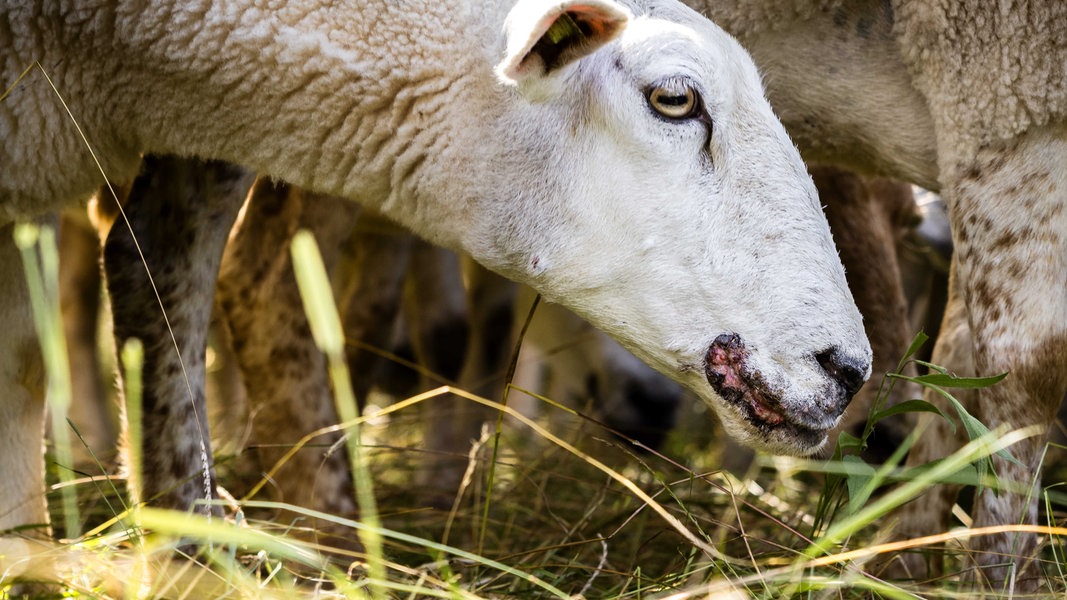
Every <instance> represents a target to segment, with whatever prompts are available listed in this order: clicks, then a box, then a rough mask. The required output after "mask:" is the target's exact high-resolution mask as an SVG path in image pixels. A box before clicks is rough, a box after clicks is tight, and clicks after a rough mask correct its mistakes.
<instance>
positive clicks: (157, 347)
mask: <svg viewBox="0 0 1067 600" xmlns="http://www.w3.org/2000/svg"><path fill="white" fill-rule="evenodd" d="M145 165H146V167H145V168H146V171H145V173H144V175H142V176H141V177H139V178H138V180H137V181H136V182H135V184H134V187H133V190H132V192H131V194H130V198H129V200H128V201H127V203H126V204H125V214H126V217H127V219H128V220H129V228H127V226H126V225H125V224H124V223H122V222H121V221H120V222H118V223H116V225H115V226H114V227H112V228H111V231H110V232H109V233H108V235H107V239H106V241H105V242H104V273H105V276H106V280H107V288H108V292H109V293H110V294H111V302H112V310H113V314H114V334H115V340H116V346H117V347H118V348H122V345H123V344H124V343H125V342H126V340H129V339H131V338H137V339H140V340H141V341H142V342H143V344H144V363H143V373H144V383H145V386H144V390H143V398H142V402H143V415H144V417H143V421H142V424H141V426H142V436H143V440H144V447H143V449H142V450H141V451H142V465H143V471H142V474H141V477H142V478H141V493H142V498H143V499H144V500H147V501H149V502H151V503H153V504H155V505H157V506H163V507H168V508H177V509H181V510H186V509H190V508H192V507H193V506H194V503H195V502H196V501H197V500H199V499H205V498H206V499H209V500H210V499H211V498H213V497H214V489H213V487H212V486H213V484H214V472H213V471H214V468H213V460H212V455H211V447H210V438H209V436H208V424H207V412H206V406H205V397H204V386H205V376H206V373H205V353H206V348H207V330H208V324H209V322H210V318H211V308H212V299H213V295H214V290H215V280H216V276H217V273H218V268H219V261H220V259H221V257H222V249H223V246H224V244H225V242H226V237H227V234H228V232H229V229H230V226H231V225H232V223H233V221H234V218H235V217H236V215H237V211H238V209H239V207H240V205H241V199H242V190H244V189H247V186H248V184H249V183H250V179H249V176H248V175H247V174H246V171H244V170H243V169H239V168H237V167H232V166H229V165H225V164H222V163H207V164H204V163H201V162H199V161H195V160H186V159H177V158H151V157H149V158H146V159H145ZM131 230H132V234H133V237H131ZM134 238H136V240H137V243H138V244H139V245H140V252H138V249H137V246H136V245H135V244H134ZM141 253H143V255H144V262H143V263H142V260H141ZM146 270H147V271H148V272H149V273H151V274H152V277H153V278H154V280H155V288H156V289H157V290H158V293H159V296H160V300H159V301H157V299H156V295H155V292H154V291H153V287H152V285H151V283H150V281H149V278H148V274H147V273H146ZM160 302H162V307H161V306H160ZM164 311H165V312H164ZM171 331H173V336H174V337H173V338H172V337H171V333H170V332H171ZM124 421H125V419H124ZM132 475H133V476H135V477H136V476H137V475H138V474H132ZM196 511H197V512H201V513H218V512H219V511H218V509H217V508H210V507H207V506H200V507H197V508H196Z"/></svg>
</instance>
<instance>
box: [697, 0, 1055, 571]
mask: <svg viewBox="0 0 1067 600" xmlns="http://www.w3.org/2000/svg"><path fill="white" fill-rule="evenodd" d="M687 3H688V4H689V5H690V6H694V7H695V8H697V9H698V10H700V11H702V12H704V13H705V14H707V15H708V16H709V17H711V18H712V19H713V20H715V21H716V22H718V23H719V24H720V25H722V26H723V27H724V28H725V29H726V30H727V31H729V32H731V33H732V34H734V35H735V36H737V37H738V38H739V40H740V41H741V42H742V43H743V45H745V47H746V49H748V50H749V51H750V52H751V53H752V56H753V58H754V60H755V61H756V63H757V65H758V66H759V67H760V69H761V71H762V72H763V74H764V77H765V81H766V83H767V88H768V96H769V98H770V99H771V102H772V104H773V105H774V107H775V111H776V112H777V113H778V114H779V115H780V116H781V118H782V120H783V123H784V124H785V125H786V128H787V129H788V131H789V132H790V135H791V136H792V137H793V139H794V140H796V141H797V142H798V144H799V146H800V149H801V152H802V154H804V156H805V158H808V159H810V160H814V161H817V162H830V163H836V164H841V165H845V166H850V167H853V168H857V169H859V170H862V171H866V172H875V173H880V174H885V175H890V176H895V177H898V178H902V179H905V180H908V181H911V182H913V183H916V184H919V185H921V186H923V187H925V188H928V189H931V190H936V191H940V193H941V194H942V196H943V197H944V198H945V200H946V202H947V203H948V206H949V213H950V217H951V222H952V229H953V241H954V243H955V248H956V254H955V257H954V261H953V281H954V286H953V289H952V291H951V298H950V307H949V309H948V311H947V316H946V322H945V325H944V326H943V327H942V332H949V333H948V334H946V333H942V335H941V338H940V339H939V341H938V345H937V347H936V349H935V356H934V361H935V362H938V363H941V364H946V366H949V367H951V368H953V369H954V370H957V372H959V373H961V374H970V373H971V372H972V369H973V370H974V371H977V372H978V373H982V374H994V373H1002V372H1009V373H1010V375H1009V376H1008V378H1007V379H1006V380H1005V381H1004V382H1003V383H1001V384H999V385H998V386H996V387H995V388H993V389H991V390H983V391H982V392H981V393H980V400H979V404H978V406H977V407H975V408H977V414H979V415H980V416H981V418H982V419H983V420H984V421H985V422H986V423H987V424H988V425H990V426H992V427H996V426H1000V425H1006V426H1008V427H1009V428H1013V429H1014V428H1018V427H1026V426H1030V425H1037V426H1038V427H1039V429H1041V430H1045V429H1046V428H1047V427H1048V424H1049V423H1051V422H1053V421H1054V418H1055V413H1056V407H1057V405H1058V404H1059V402H1060V399H1061V398H1063V397H1064V392H1067V294H1064V289H1065V288H1067V238H1065V236H1067V233H1065V232H1067V210H1065V208H1067V206H1065V205H1067V3H1063V2H1060V1H1059V0H1031V1H1026V2H1017V3H1003V2H1001V3H997V2H983V1H981V0H966V1H963V2H941V1H939V0H893V1H892V2H884V1H880V0H878V1H875V0H868V1H865V2H841V1H837V0H792V1H791V2H789V3H788V4H787V5H786V6H782V4H781V3H777V2H773V3H767V2H764V3H744V2H729V1H727V2H722V1H718V0H715V1H710V0H687ZM968 330H969V332H968ZM972 339H973V356H972ZM1044 440H1045V437H1044V436H1043V435H1038V436H1035V437H1032V438H1030V439H1028V440H1026V441H1024V442H1020V443H1019V444H1016V445H1014V446H1012V448H1011V449H1010V450H1011V452H1012V454H1013V455H1014V456H1015V457H1016V458H1017V459H1019V460H1020V461H1021V462H1022V465H1023V466H1019V465H1016V464H1013V463H1009V462H1006V461H1001V460H999V459H997V460H996V463H997V471H998V473H999V474H1000V476H1001V477H1002V478H1005V479H1009V480H1017V481H1023V482H1027V481H1034V482H1035V484H1034V485H1035V487H1034V491H1035V493H1033V494H1030V495H1029V497H1026V496H1025V495H1017V494H1010V493H1005V492H1000V493H999V494H998V493H996V492H994V491H992V490H990V489H988V488H987V489H986V490H985V491H984V492H983V493H982V495H981V496H980V498H979V499H978V500H977V501H976V503H975V514H974V524H975V526H984V525H994V524H1006V523H1012V522H1019V520H1020V519H1021V520H1022V521H1023V522H1025V523H1035V522H1036V518H1037V506H1038V505H1037V502H1038V499H1039V498H1040V494H1038V493H1036V492H1037V489H1038V488H1037V482H1038V481H1039V478H1038V476H1037V474H1036V473H1037V468H1038V466H1039V463H1040V460H1041V456H1042V448H1043V445H1044ZM958 443H959V441H958V439H956V438H954V437H953V435H952V433H951V432H950V431H949V430H948V429H947V428H946V427H945V426H944V425H943V424H942V423H941V422H940V420H938V419H934V420H933V424H932V427H931V429H930V430H929V431H928V432H927V433H926V435H925V436H924V437H923V438H922V439H921V440H920V442H919V445H918V446H917V447H916V448H915V450H913V451H912V453H911V456H910V457H909V460H910V461H911V462H912V463H913V464H917V463H920V462H923V461H926V460H930V459H933V458H938V457H941V456H943V455H944V454H946V453H947V451H949V450H951V449H952V448H953V447H955V445H956V444H958ZM954 496H955V494H954V492H953V491H951V490H938V491H936V492H935V493H931V494H928V497H927V498H925V499H924V500H923V501H922V502H913V503H911V504H910V505H908V509H907V511H908V512H907V513H906V514H903V515H901V518H900V523H901V528H902V530H903V533H904V534H906V535H921V534H930V533H935V532H937V531H944V530H945V528H946V527H947V519H948V515H949V509H950V507H951V505H952V502H953V498H954ZM973 543H974V546H975V548H976V549H978V550H984V551H987V552H983V553H980V554H979V555H978V557H977V560H978V563H979V564H980V565H982V566H984V567H990V566H991V565H997V566H995V567H994V568H987V569H985V570H984V571H985V575H986V576H988V577H990V578H991V580H992V581H1002V580H1004V578H1005V577H1006V576H1007V574H1009V573H1011V572H1014V573H1016V575H1017V577H1018V578H1019V581H1018V582H1017V585H1016V587H1015V589H1016V591H1019V590H1022V589H1033V588H1034V587H1035V586H1036V585H1037V581H1038V580H1037V579H1036V578H1035V577H1034V576H1033V575H1034V567H1035V564H1034V562H1033V558H1034V557H1035V555H1036V538H1035V536H1033V535H1030V534H1010V535H1008V534H1005V535H991V536H980V537H977V539H975V540H973ZM1008 561H1012V562H1013V563H1014V564H1012V565H1006V563H1007V562H1008ZM916 562H918V561H916ZM911 567H912V568H913V570H912V571H911V574H912V575H914V576H916V577H922V576H923V572H924V571H925V566H924V565H919V564H913V565H911Z"/></svg>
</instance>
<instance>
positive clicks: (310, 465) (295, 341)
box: [218, 178, 358, 545]
mask: <svg viewBox="0 0 1067 600" xmlns="http://www.w3.org/2000/svg"><path fill="white" fill-rule="evenodd" d="M310 196H313V195H312V194H307V193H305V192H303V191H301V190H297V189H295V188H290V187H288V186H286V185H284V184H274V183H272V182H271V181H270V180H269V179H267V178H261V179H259V180H257V181H256V183H255V185H254V186H253V188H252V192H251V193H250V194H249V198H248V203H247V205H246V207H245V208H244V210H243V211H242V214H241V217H240V219H239V221H238V223H237V225H236V227H235V228H234V230H233V234H232V235H231V239H230V243H229V245H228V246H227V247H226V251H225V256H224V258H223V264H222V269H221V273H220V277H219V290H218V299H219V305H220V306H221V307H222V309H223V312H224V313H225V318H226V321H227V324H228V326H229V328H230V331H231V334H232V336H231V337H232V340H233V349H234V353H235V355H236V356H237V361H238V364H239V367H240V370H241V374H242V377H243V379H244V382H245V386H246V388H247V391H248V401H249V404H250V412H251V414H252V431H251V440H250V441H251V443H252V445H253V446H256V448H257V454H258V455H259V459H260V463H261V466H262V467H263V468H264V469H270V468H272V467H274V466H275V465H277V464H278V462H279V461H280V460H282V459H283V457H284V455H285V454H286V453H287V452H289V451H290V449H291V448H292V447H293V446H294V445H295V444H296V443H297V442H299V441H300V440H301V438H302V437H304V436H305V435H307V434H308V433H311V432H313V431H316V430H318V429H322V428H324V427H329V426H331V425H335V424H337V412H336V409H335V407H334V402H333V394H332V392H331V388H330V383H329V378H328V373H327V367H326V357H325V356H324V355H323V353H322V352H321V351H320V350H319V349H318V348H317V347H316V346H315V342H314V339H313V338H312V337H311V331H310V328H309V325H308V321H307V317H306V316H305V313H304V309H303V304H302V302H301V299H300V294H299V289H298V288H297V286H296V279H295V276H294V275H293V269H292V261H291V258H290V253H289V244H290V242H291V239H292V236H293V234H294V233H295V232H296V230H297V228H299V227H307V228H310V229H312V230H313V231H314V232H315V235H316V238H317V240H318V243H319V246H320V248H321V250H322V252H323V258H324V260H325V261H326V263H327V266H328V267H329V266H330V265H331V264H332V263H333V262H334V260H335V258H336V250H337V249H338V248H339V247H340V241H341V240H343V239H344V237H345V236H347V235H348V234H349V233H350V232H351V230H352V227H353V226H354V222H355V217H356V215H357V214H358V207H357V206H356V205H354V204H351V203H345V202H342V201H338V200H334V199H329V198H321V197H314V198H310ZM340 437H341V436H340V434H331V435H326V436H322V437H319V438H316V439H315V440H314V441H313V442H312V443H311V444H309V445H308V446H307V447H305V448H303V449H302V450H300V451H298V452H297V453H296V454H294V455H293V456H292V457H290V458H289V460H288V461H287V462H285V463H283V464H281V465H280V468H279V470H278V471H277V472H276V473H275V474H274V476H273V481H272V483H273V485H274V488H273V489H274V492H275V493H276V496H277V497H278V498H279V499H280V500H282V501H284V502H288V503H291V504H296V505H299V506H303V507H306V508H312V509H315V510H319V511H322V512H328V513H331V514H339V515H348V516H351V515H353V514H354V512H355V502H354V498H353V494H352V479H351V472H350V469H349V465H348V460H347V457H346V454H345V452H344V451H343V448H341V449H340V450H338V451H333V452H331V451H330V450H331V449H332V448H333V447H334V445H335V443H336V442H338V441H339V440H340ZM319 525H323V526H325V524H319ZM331 543H333V544H341V545H345V544H346V543H347V542H345V541H341V542H336V541H334V542H331Z"/></svg>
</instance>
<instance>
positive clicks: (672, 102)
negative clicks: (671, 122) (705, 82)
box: [648, 80, 702, 119]
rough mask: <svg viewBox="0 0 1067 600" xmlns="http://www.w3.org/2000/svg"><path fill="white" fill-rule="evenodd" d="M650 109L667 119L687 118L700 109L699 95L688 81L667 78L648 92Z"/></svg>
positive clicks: (694, 114)
mask: <svg viewBox="0 0 1067 600" xmlns="http://www.w3.org/2000/svg"><path fill="white" fill-rule="evenodd" d="M648 103H649V105H650V106H652V109H653V110H655V111H656V112H658V113H659V114H661V115H663V116H664V117H667V118H668V119H688V118H691V117H694V116H696V115H697V114H698V113H699V112H700V110H701V108H702V107H701V103H700V96H699V95H698V94H697V92H696V90H694V89H693V87H692V86H691V85H689V83H688V82H685V81H677V80H668V81H665V82H663V83H660V84H657V85H655V86H653V87H652V88H651V89H650V90H649V92H648Z"/></svg>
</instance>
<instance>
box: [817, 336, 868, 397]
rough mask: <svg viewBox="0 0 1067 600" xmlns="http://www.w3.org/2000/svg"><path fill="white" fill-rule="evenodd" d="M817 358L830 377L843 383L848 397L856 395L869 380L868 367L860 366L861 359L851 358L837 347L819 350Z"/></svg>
mask: <svg viewBox="0 0 1067 600" xmlns="http://www.w3.org/2000/svg"><path fill="white" fill-rule="evenodd" d="M815 360H816V361H818V363H819V365H820V366H821V367H822V368H823V370H824V371H826V373H827V374H829V375H830V377H832V378H833V379H834V380H835V381H837V382H838V383H840V384H841V387H842V388H844V390H845V397H846V398H852V396H854V395H856V392H858V391H859V389H860V388H861V387H863V384H864V382H865V381H867V369H866V367H865V366H864V368H862V369H861V368H859V366H858V365H859V364H860V363H859V361H855V360H852V359H849V358H848V357H846V356H843V355H842V354H841V353H840V352H838V351H837V350H835V349H832V348H831V349H829V350H824V351H822V352H819V353H818V354H816V355H815Z"/></svg>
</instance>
